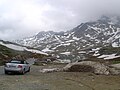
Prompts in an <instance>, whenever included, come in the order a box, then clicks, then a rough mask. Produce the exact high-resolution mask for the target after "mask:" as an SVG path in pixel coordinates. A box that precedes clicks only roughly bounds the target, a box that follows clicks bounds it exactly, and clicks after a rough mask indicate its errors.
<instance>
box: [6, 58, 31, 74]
mask: <svg viewBox="0 0 120 90" xmlns="http://www.w3.org/2000/svg"><path fill="white" fill-rule="evenodd" d="M4 71H5V74H9V73H12V72H18V73H21V74H25V72H29V71H30V65H29V63H27V62H26V61H25V60H11V61H10V62H8V63H5V67H4Z"/></svg>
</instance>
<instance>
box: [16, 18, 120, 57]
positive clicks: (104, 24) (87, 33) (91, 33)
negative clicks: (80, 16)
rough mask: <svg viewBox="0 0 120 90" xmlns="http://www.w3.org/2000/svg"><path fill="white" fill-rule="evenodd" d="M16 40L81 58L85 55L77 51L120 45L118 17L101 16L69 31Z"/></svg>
mask: <svg viewBox="0 0 120 90" xmlns="http://www.w3.org/2000/svg"><path fill="white" fill-rule="evenodd" d="M16 42H17V43H19V44H21V45H25V46H31V47H34V48H38V49H39V50H42V51H44V52H48V53H50V54H53V55H56V56H58V57H64V59H70V58H71V59H81V57H82V58H85V57H84V55H83V54H79V52H81V51H83V50H87V49H89V48H97V47H99V48H100V47H106V46H108V47H109V46H112V47H113V48H114V47H120V18H119V17H118V16H117V17H111V18H110V17H106V16H102V17H101V18H100V19H98V20H96V21H92V22H86V23H81V24H80V25H78V26H77V27H75V28H73V29H72V30H70V31H66V32H61V33H58V32H53V31H48V32H39V33H38V34H37V35H35V36H33V37H30V38H26V39H23V40H17V41H16ZM66 57H67V58H66ZM69 57H70V58H69ZM61 59H63V58H61Z"/></svg>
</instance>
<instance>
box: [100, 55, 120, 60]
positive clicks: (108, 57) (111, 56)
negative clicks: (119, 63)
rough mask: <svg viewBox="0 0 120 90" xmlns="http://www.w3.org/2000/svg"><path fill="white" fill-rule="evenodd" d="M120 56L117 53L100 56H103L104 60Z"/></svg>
mask: <svg viewBox="0 0 120 90" xmlns="http://www.w3.org/2000/svg"><path fill="white" fill-rule="evenodd" d="M118 57H120V55H119V56H116V54H110V55H101V56H99V57H98V58H103V59H104V60H108V59H115V58H118Z"/></svg>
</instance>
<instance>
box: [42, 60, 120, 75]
mask: <svg viewBox="0 0 120 90" xmlns="http://www.w3.org/2000/svg"><path fill="white" fill-rule="evenodd" d="M60 71H64V72H92V73H94V74H97V75H111V74H112V75H118V74H120V70H118V69H116V68H114V67H110V66H106V65H105V64H103V63H100V62H93V61H81V62H75V63H70V64H68V65H66V66H65V67H63V68H61V69H60V68H53V69H43V70H40V72H42V73H49V72H60Z"/></svg>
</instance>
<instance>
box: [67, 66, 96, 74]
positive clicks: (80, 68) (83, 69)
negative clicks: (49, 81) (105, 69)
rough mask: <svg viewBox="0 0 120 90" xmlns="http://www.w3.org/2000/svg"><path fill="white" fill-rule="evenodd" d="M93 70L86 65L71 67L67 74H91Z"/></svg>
mask: <svg viewBox="0 0 120 90" xmlns="http://www.w3.org/2000/svg"><path fill="white" fill-rule="evenodd" d="M93 71H94V68H93V67H91V66H88V65H73V66H71V68H69V69H68V72H93Z"/></svg>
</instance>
